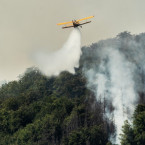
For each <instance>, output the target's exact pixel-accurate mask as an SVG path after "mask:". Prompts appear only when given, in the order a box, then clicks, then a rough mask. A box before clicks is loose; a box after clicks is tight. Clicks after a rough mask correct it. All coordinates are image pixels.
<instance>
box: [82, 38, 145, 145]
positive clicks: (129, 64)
mask: <svg viewBox="0 0 145 145" xmlns="http://www.w3.org/2000/svg"><path fill="white" fill-rule="evenodd" d="M121 44H122V42H120V41H118V40H117V39H112V40H106V41H101V42H99V43H98V44H94V45H92V46H90V47H89V48H88V50H86V51H88V52H89V51H93V52H92V53H90V54H91V55H92V56H91V57H92V62H91V65H90V66H89V63H88V64H85V65H84V72H85V75H86V77H87V80H88V88H90V89H91V90H92V91H93V92H94V93H95V95H96V99H97V101H101V102H102V103H104V100H106V101H107V102H112V105H113V107H114V110H113V111H110V110H109V105H108V106H107V105H106V109H105V116H107V117H108V118H109V119H112V118H114V119H113V121H114V123H115V125H116V138H115V140H114V141H113V139H112V138H111V137H110V140H111V141H113V142H114V143H116V144H120V140H119V135H120V134H121V133H122V126H123V125H124V121H125V120H129V121H131V120H132V115H133V112H134V109H135V105H136V104H137V101H138V99H139V96H138V92H139V91H140V90H141V89H142V85H143V84H142V82H141V81H142V80H141V76H139V73H140V72H139V69H138V67H139V66H140V67H142V69H144V64H142V63H143V59H145V53H144V51H145V50H144V49H143V47H142V46H141V44H140V45H138V44H137V43H136V42H135V41H134V40H131V41H130V42H128V43H127V44H128V45H127V48H123V49H124V50H120V48H121ZM90 49H91V50H90ZM88 52H87V53H88ZM87 53H86V52H85V55H86V54H87ZM88 55H89V54H88ZM87 57H88V56H87ZM87 57H86V58H87ZM89 57H90V56H89ZM88 66H89V67H88Z"/></svg>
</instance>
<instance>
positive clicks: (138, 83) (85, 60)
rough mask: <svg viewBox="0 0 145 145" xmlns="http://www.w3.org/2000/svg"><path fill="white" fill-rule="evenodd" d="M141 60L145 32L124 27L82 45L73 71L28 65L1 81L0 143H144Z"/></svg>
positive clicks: (144, 55)
mask: <svg viewBox="0 0 145 145" xmlns="http://www.w3.org/2000/svg"><path fill="white" fill-rule="evenodd" d="M144 60H145V33H142V34H140V35H131V34H130V33H128V32H123V33H120V34H119V35H117V37H115V38H112V39H108V40H103V41H100V42H98V43H95V44H92V45H91V46H85V47H83V48H82V56H81V58H80V66H79V68H75V74H71V73H69V72H66V71H64V72H61V73H60V74H59V75H58V76H51V77H46V76H44V75H42V74H41V72H40V71H39V70H38V69H37V68H35V67H32V68H28V69H27V70H26V72H25V73H24V74H23V75H20V77H19V80H18V81H11V82H9V83H6V84H3V85H2V86H1V87H0V145H112V144H113V143H116V141H117V142H118V141H119V142H120V141H121V144H122V145H144V144H145V65H144ZM133 112H134V114H133ZM118 116H119V117H120V118H119V117H118ZM124 120H126V121H125V123H124ZM120 124H121V125H120ZM123 124H124V125H123ZM119 125H120V126H119ZM122 126H123V128H121V127H122ZM121 129H122V133H121V135H120V132H121ZM118 138H120V140H118ZM111 142H112V143H111Z"/></svg>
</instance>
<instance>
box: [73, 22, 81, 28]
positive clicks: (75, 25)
mask: <svg viewBox="0 0 145 145" xmlns="http://www.w3.org/2000/svg"><path fill="white" fill-rule="evenodd" d="M72 22H73V26H74V27H78V26H80V24H79V22H77V21H76V20H74V21H73V20H72Z"/></svg>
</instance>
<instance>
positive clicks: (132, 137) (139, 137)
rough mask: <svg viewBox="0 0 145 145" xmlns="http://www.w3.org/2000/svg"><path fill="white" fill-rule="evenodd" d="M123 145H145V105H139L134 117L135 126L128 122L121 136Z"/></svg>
mask: <svg viewBox="0 0 145 145" xmlns="http://www.w3.org/2000/svg"><path fill="white" fill-rule="evenodd" d="M121 144H122V145H144V144H145V105H138V106H137V107H136V109H135V112H134V116H133V125H132V126H131V125H130V124H129V123H128V121H126V122H125V124H124V126H123V134H122V135H121Z"/></svg>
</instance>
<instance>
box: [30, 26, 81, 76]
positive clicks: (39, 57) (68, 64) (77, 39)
mask: <svg viewBox="0 0 145 145" xmlns="http://www.w3.org/2000/svg"><path fill="white" fill-rule="evenodd" d="M80 56H81V34H80V30H79V29H78V28H75V29H73V31H72V32H71V34H70V36H69V38H68V40H67V42H66V43H65V44H64V46H63V47H62V48H61V49H59V50H58V51H55V52H50V53H44V52H42V51H40V52H37V53H35V54H34V55H33V59H34V61H35V63H36V65H37V66H38V67H39V69H40V70H41V71H42V73H43V74H45V75H47V76H51V75H58V74H59V73H60V72H61V71H69V72H70V73H74V72H75V70H74V67H79V59H80Z"/></svg>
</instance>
